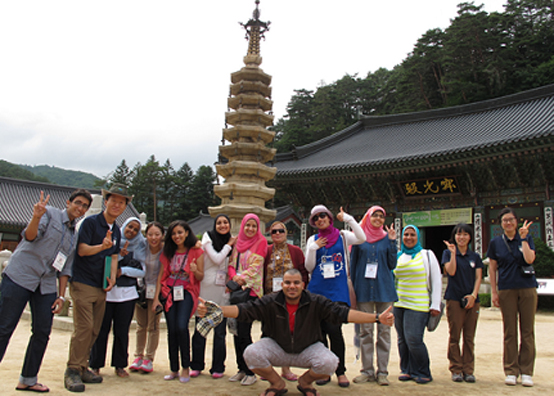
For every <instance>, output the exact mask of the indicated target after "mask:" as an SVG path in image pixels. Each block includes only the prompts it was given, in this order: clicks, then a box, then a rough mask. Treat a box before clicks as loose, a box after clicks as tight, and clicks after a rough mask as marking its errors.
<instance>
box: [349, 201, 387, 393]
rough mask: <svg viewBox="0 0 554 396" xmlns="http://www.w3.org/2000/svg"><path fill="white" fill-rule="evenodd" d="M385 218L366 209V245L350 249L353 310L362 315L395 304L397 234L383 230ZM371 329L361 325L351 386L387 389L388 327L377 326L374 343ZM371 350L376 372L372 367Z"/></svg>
mask: <svg viewBox="0 0 554 396" xmlns="http://www.w3.org/2000/svg"><path fill="white" fill-rule="evenodd" d="M386 216H387V214H386V212H385V209H383V208H382V207H380V206H372V207H371V208H369V210H368V211H367V212H366V214H365V215H364V217H363V218H362V221H361V222H360V227H362V230H364V233H365V235H366V242H364V243H362V244H361V245H356V246H353V247H352V252H351V260H350V266H351V270H350V277H351V279H352V284H353V286H354V290H355V292H356V304H357V308H356V309H358V310H360V311H363V312H369V313H381V312H383V311H384V310H386V309H387V308H388V307H390V306H391V305H392V303H393V302H395V301H397V300H398V296H397V295H396V290H395V288H394V277H393V275H392V270H394V269H395V268H396V254H397V249H396V230H395V229H394V227H393V226H392V225H391V226H390V228H389V227H387V226H386V225H385V226H384V224H385V219H386ZM383 226H384V228H383ZM373 329H374V326H373V323H369V324H362V325H360V334H359V336H360V351H361V357H362V369H361V370H360V375H358V376H357V377H356V378H354V382H356V383H360V382H370V381H377V383H378V384H379V385H388V384H389V381H388V379H387V375H388V365H389V357H390V346H391V344H390V343H391V341H390V327H389V326H387V325H384V324H377V339H376V340H374V338H373ZM374 350H376V351H377V371H375V369H374V366H373V352H374Z"/></svg>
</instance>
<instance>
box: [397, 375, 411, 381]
mask: <svg viewBox="0 0 554 396" xmlns="http://www.w3.org/2000/svg"><path fill="white" fill-rule="evenodd" d="M411 380H413V378H412V376H411V375H410V374H400V375H399V376H398V381H411Z"/></svg>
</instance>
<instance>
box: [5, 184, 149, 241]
mask: <svg viewBox="0 0 554 396" xmlns="http://www.w3.org/2000/svg"><path fill="white" fill-rule="evenodd" d="M76 189H77V187H68V186H58V185H56V184H49V183H42V182H35V181H28V180H18V179H12V178H9V177H0V236H1V237H0V251H1V250H4V249H7V250H11V251H13V250H14V249H15V247H16V246H17V244H18V243H19V241H20V240H21V231H23V229H24V228H25V226H26V225H27V223H28V222H29V220H30V219H31V217H32V214H33V205H34V204H35V203H37V201H38V199H39V198H40V192H41V191H44V194H45V196H47V195H50V200H49V201H48V205H49V206H53V207H55V208H59V209H65V208H66V207H67V204H66V202H67V199H68V198H69V196H70V195H71V193H72V192H73V191H75V190H76ZM89 191H90V193H91V194H93V196H94V195H99V196H100V199H101V193H102V191H101V190H91V189H89ZM129 217H139V213H138V211H137V210H136V209H135V207H134V206H133V204H132V203H131V204H130V205H128V206H127V208H126V209H125V212H123V214H122V215H121V216H119V217H118V218H117V221H116V223H117V224H118V225H119V226H121V225H122V224H123V223H124V222H125V220H126V219H128V218H129Z"/></svg>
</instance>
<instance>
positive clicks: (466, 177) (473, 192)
mask: <svg viewBox="0 0 554 396" xmlns="http://www.w3.org/2000/svg"><path fill="white" fill-rule="evenodd" d="M274 165H275V166H276V167H277V175H276V178H275V180H274V182H273V184H272V185H273V187H275V188H278V189H280V190H283V191H285V192H286V193H287V196H288V197H289V198H290V199H291V201H292V202H293V203H294V204H295V206H296V207H297V209H298V213H299V215H300V216H301V217H303V218H304V223H307V216H309V213H310V209H311V207H312V206H313V205H315V204H319V203H322V204H325V205H327V206H328V207H329V208H330V209H331V210H332V211H333V212H335V213H336V212H338V210H339V208H340V206H343V207H344V209H345V210H346V211H347V212H349V213H350V214H352V215H353V216H355V217H356V218H357V219H358V220H359V219H361V217H362V216H363V214H364V213H365V212H366V211H367V209H368V208H369V207H370V206H372V205H381V206H382V207H384V208H385V210H386V211H387V220H386V223H387V224H391V223H394V225H395V228H396V229H400V228H401V227H403V226H405V225H406V224H415V225H417V226H418V227H420V229H421V231H422V232H421V239H422V244H423V246H425V247H427V248H430V249H432V250H433V251H434V252H435V253H436V254H437V256H438V257H441V254H442V251H443V249H444V243H443V240H447V239H449V237H450V233H451V230H452V228H453V226H454V225H455V224H457V223H459V222H465V223H468V224H472V225H473V227H474V230H475V237H474V244H473V248H474V250H475V251H476V252H478V253H479V254H481V255H483V254H486V249H487V247H488V241H489V240H490V239H491V238H493V237H494V236H496V235H499V234H500V233H501V228H500V224H499V223H498V220H497V215H498V213H499V211H500V210H501V209H502V208H504V207H506V206H510V207H512V208H514V209H515V210H516V213H517V215H518V217H519V219H518V220H519V222H523V220H530V221H533V225H532V226H531V229H530V230H531V231H530V232H531V234H532V236H533V237H536V238H541V239H542V240H543V241H545V242H546V243H547V244H548V245H549V246H550V247H551V248H553V249H554V239H553V228H552V210H553V206H554V201H553V200H552V195H553V193H554V85H548V86H544V87H541V88H537V89H533V90H530V91H526V92H521V93H518V94H514V95H510V96H505V97H501V98H497V99H492V100H487V101H483V102H479V103H472V104H467V105H462V106H455V107H449V108H444V109H437V110H430V111H423V112H418V113H406V114H397V115H388V116H362V117H361V118H360V120H359V121H358V122H357V123H355V124H354V125H352V126H350V127H348V128H346V129H344V130H343V131H340V132H338V133H335V134H334V135H332V136H329V137H327V138H325V139H322V140H319V141H317V142H314V143H311V144H308V145H305V146H302V147H297V148H295V149H294V150H293V151H292V152H289V153H283V154H278V155H277V156H276V158H275V161H274ZM308 228H309V227H308ZM307 231H308V234H309V232H313V230H311V231H310V230H309V229H308V230H307ZM399 238H400V233H399Z"/></svg>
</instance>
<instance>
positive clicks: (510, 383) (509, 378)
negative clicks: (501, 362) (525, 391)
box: [504, 375, 517, 386]
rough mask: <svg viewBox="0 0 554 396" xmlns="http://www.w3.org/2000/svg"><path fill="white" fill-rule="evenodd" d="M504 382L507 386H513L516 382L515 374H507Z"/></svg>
mask: <svg viewBox="0 0 554 396" xmlns="http://www.w3.org/2000/svg"><path fill="white" fill-rule="evenodd" d="M504 383H505V384H506V385H508V386H515V385H516V384H517V377H516V376H515V375H507V376H506V379H505V380H504Z"/></svg>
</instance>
